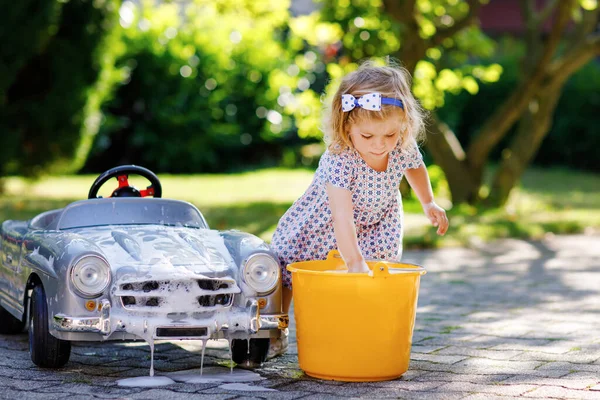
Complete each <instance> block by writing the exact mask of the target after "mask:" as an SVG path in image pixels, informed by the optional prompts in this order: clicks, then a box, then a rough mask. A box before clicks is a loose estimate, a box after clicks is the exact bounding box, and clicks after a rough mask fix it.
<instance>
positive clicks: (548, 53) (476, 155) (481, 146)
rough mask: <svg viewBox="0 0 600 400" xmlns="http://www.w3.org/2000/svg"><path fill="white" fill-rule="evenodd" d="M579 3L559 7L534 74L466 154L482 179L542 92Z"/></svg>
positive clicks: (567, 1) (486, 125)
mask: <svg viewBox="0 0 600 400" xmlns="http://www.w3.org/2000/svg"><path fill="white" fill-rule="evenodd" d="M575 1H576V0H564V1H562V2H560V3H559V6H558V7H559V8H558V10H557V16H556V19H555V21H554V25H553V27H552V31H551V32H550V36H549V38H548V40H547V41H546V45H545V46H544V50H543V52H542V55H541V56H540V57H539V58H538V60H537V62H536V63H535V67H534V68H533V72H532V73H531V74H530V75H529V76H527V77H526V79H523V81H522V82H521V83H520V84H519V85H518V86H517V87H516V88H515V90H514V91H513V92H512V94H511V95H510V97H509V98H508V99H506V101H505V102H504V103H503V104H502V105H501V106H500V107H498V108H497V109H496V112H494V114H492V116H491V117H490V118H488V119H487V120H486V122H485V123H484V125H483V126H482V128H481V130H480V131H479V133H478V135H477V136H476V137H475V138H474V140H473V141H472V142H471V145H470V146H469V148H468V150H467V159H468V162H469V164H470V165H471V167H472V168H473V169H474V170H475V171H477V173H478V174H479V175H480V176H481V174H482V171H483V170H482V169H483V164H484V163H485V161H486V160H487V158H488V155H489V153H490V151H491V150H492V148H493V147H494V146H495V145H496V144H497V143H498V142H499V141H500V140H501V139H502V138H503V137H504V135H506V133H507V132H508V130H509V129H510V128H511V127H512V125H513V124H514V123H515V122H516V121H517V120H518V119H519V117H520V116H521V114H522V113H523V111H524V110H525V109H526V108H527V106H528V104H529V102H530V101H531V99H532V98H533V96H534V95H535V94H536V92H537V90H538V89H539V87H540V85H541V83H542V80H543V78H544V77H545V72H546V68H547V64H548V63H549V62H550V61H551V60H552V57H553V56H554V52H555V51H556V48H557V46H558V44H559V42H560V39H561V36H562V33H563V31H564V29H565V27H566V25H567V23H568V22H569V19H570V16H571V9H572V7H573V6H574V5H575Z"/></svg>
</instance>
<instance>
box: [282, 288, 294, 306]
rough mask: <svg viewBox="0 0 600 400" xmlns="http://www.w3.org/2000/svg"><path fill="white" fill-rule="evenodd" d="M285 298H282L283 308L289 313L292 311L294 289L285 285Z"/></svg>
mask: <svg viewBox="0 0 600 400" xmlns="http://www.w3.org/2000/svg"><path fill="white" fill-rule="evenodd" d="M282 295H283V299H282V308H283V312H284V313H288V312H289V311H290V304H291V303H292V289H290V288H287V287H285V286H284V287H283V293H282Z"/></svg>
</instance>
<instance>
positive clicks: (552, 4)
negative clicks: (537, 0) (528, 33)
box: [535, 0, 559, 26]
mask: <svg viewBox="0 0 600 400" xmlns="http://www.w3.org/2000/svg"><path fill="white" fill-rule="evenodd" d="M558 2H559V0H548V2H547V3H546V5H545V7H544V8H542V10H541V11H540V12H539V13H538V14H537V16H536V17H535V19H536V23H537V24H539V25H540V26H542V25H544V22H545V21H546V20H547V19H548V17H550V15H551V14H552V12H553V11H554V9H555V8H556V5H557V4H558Z"/></svg>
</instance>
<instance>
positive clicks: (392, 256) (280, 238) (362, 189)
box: [271, 144, 423, 288]
mask: <svg viewBox="0 0 600 400" xmlns="http://www.w3.org/2000/svg"><path fill="white" fill-rule="evenodd" d="M422 164H423V157H422V155H421V153H420V152H419V150H418V148H417V146H416V144H415V145H414V146H411V147H409V148H408V149H401V148H400V146H398V147H396V149H394V150H393V151H392V152H390V154H389V155H388V165H387V169H386V170H385V171H376V170H374V169H373V168H371V167H370V166H369V165H368V164H367V163H366V162H365V161H364V160H363V158H362V157H361V156H360V154H359V153H358V152H357V151H356V150H354V149H347V150H345V151H343V152H341V153H339V154H333V153H331V152H329V150H327V151H325V153H323V155H322V156H321V159H320V160H319V166H318V168H317V171H316V173H315V176H314V178H313V181H312V183H311V184H310V186H309V187H308V189H307V190H306V192H305V193H304V194H303V195H302V196H301V197H300V198H299V199H298V200H296V201H295V202H294V204H293V205H292V206H291V207H290V208H289V209H288V210H287V211H286V213H285V214H284V215H283V217H281V219H280V220H279V223H278V225H277V228H276V230H275V233H274V234H273V239H272V241H271V248H272V249H273V251H274V252H275V253H276V254H277V255H278V256H279V261H280V267H281V276H282V282H283V285H284V286H286V287H288V288H291V287H292V279H291V274H290V272H289V271H287V270H286V268H285V267H286V266H287V265H288V264H291V263H293V262H297V261H308V260H324V259H326V258H327V254H328V253H329V251H330V250H333V249H337V244H336V239H335V235H334V232H333V222H332V218H331V210H330V208H329V198H328V196H327V191H326V186H327V183H328V182H331V184H332V185H334V186H337V187H340V188H343V189H348V190H350V191H351V192H352V203H353V206H354V224H355V226H356V234H357V238H358V245H359V248H360V250H361V253H362V255H363V257H365V258H366V259H385V260H400V257H401V256H402V199H401V197H400V192H399V190H398V188H399V186H400V180H401V179H402V176H403V175H404V172H405V171H406V170H407V169H409V168H418V167H419V166H421V165H422Z"/></svg>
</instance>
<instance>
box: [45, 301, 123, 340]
mask: <svg viewBox="0 0 600 400" xmlns="http://www.w3.org/2000/svg"><path fill="white" fill-rule="evenodd" d="M52 325H53V327H54V329H56V330H57V331H61V332H92V333H100V334H102V335H108V334H109V333H111V332H110V302H109V301H108V300H106V299H105V300H102V303H101V306H100V317H92V318H77V317H68V316H66V315H64V314H56V315H55V316H54V319H53V320H52Z"/></svg>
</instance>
